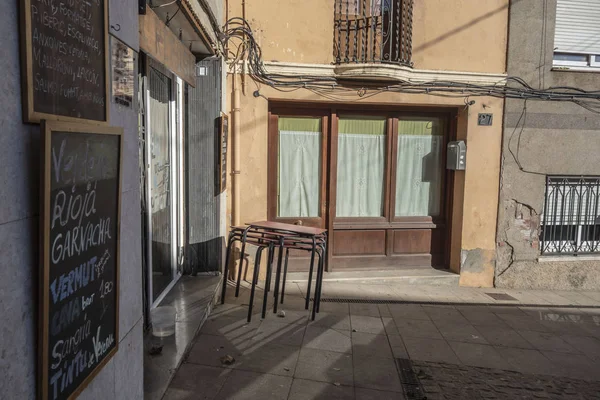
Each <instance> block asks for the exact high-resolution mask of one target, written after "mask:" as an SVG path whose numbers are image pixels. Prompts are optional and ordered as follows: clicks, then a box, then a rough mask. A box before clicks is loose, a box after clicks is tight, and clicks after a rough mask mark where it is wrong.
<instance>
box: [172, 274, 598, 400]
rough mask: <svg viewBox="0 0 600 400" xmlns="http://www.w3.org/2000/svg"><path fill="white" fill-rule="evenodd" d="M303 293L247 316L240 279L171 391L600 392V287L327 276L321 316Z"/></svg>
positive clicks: (288, 395)
mask: <svg viewBox="0 0 600 400" xmlns="http://www.w3.org/2000/svg"><path fill="white" fill-rule="evenodd" d="M303 293H304V287H303V285H301V284H297V283H290V284H288V287H287V288H286V298H285V304H284V305H283V310H284V311H285V316H284V317H282V316H278V315H276V314H273V313H272V308H271V306H272V296H269V299H270V302H269V306H270V307H269V313H268V315H267V318H266V319H265V320H261V318H260V307H261V302H260V300H259V299H262V295H261V294H262V292H260V291H259V292H258V299H257V300H256V302H255V308H254V310H255V315H254V317H253V319H252V322H251V323H247V322H246V313H247V302H248V298H249V290H248V289H247V288H244V289H242V292H241V294H240V297H238V298H235V297H233V290H232V288H231V287H230V288H229V291H228V296H227V301H226V304H225V305H218V306H217V307H215V309H214V310H213V312H212V314H211V316H210V317H209V319H208V320H207V321H206V322H205V324H204V325H203V327H202V329H201V331H200V333H199V334H198V336H197V337H196V339H195V343H194V344H193V346H192V348H191V351H190V353H189V354H188V356H187V357H186V359H185V360H184V362H183V363H182V365H181V366H180V368H179V369H178V371H177V373H176V374H175V377H174V379H173V380H172V382H171V384H170V386H169V389H168V390H167V393H166V394H165V396H164V399H165V400H184V399H257V400H258V399H269V400H275V399H290V400H312V399H327V400H335V399H356V400H367V399H377V400H386V399H395V400H396V399H424V398H427V399H461V400H465V399H537V398H540V399H598V398H600V293H598V292H557V291H523V290H501V289H470V288H459V287H453V286H414V285H402V284H400V283H397V284H393V283H392V284H390V283H388V284H377V283H372V284H357V283H352V282H344V283H337V282H325V283H324V289H323V298H324V302H323V303H322V306H321V312H320V314H318V315H317V319H316V321H314V322H313V321H309V320H308V312H307V311H305V310H304V300H303ZM489 294H492V295H494V296H496V295H498V294H500V297H501V298H505V299H504V300H499V299H498V300H497V299H494V298H492V297H490V296H489ZM503 295H508V296H511V297H512V299H506V297H505V296H503ZM336 299H337V301H335V300H336ZM360 299H363V300H360ZM332 300H334V301H332ZM348 300H353V301H348ZM373 300H378V301H377V302H376V303H375V304H374V303H372V301H373ZM338 301H339V302H338Z"/></svg>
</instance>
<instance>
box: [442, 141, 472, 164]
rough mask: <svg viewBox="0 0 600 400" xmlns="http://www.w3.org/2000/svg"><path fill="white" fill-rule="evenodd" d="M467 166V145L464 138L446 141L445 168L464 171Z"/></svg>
mask: <svg viewBox="0 0 600 400" xmlns="http://www.w3.org/2000/svg"><path fill="white" fill-rule="evenodd" d="M466 167H467V145H466V144H465V142H464V140H459V141H457V142H448V154H447V157H446V169H451V170H453V171H464V170H465V168H466Z"/></svg>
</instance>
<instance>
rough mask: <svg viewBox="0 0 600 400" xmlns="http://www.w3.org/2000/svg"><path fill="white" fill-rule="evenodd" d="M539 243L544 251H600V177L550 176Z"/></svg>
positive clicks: (587, 252) (588, 252)
mask: <svg viewBox="0 0 600 400" xmlns="http://www.w3.org/2000/svg"><path fill="white" fill-rule="evenodd" d="M540 242H541V250H542V254H556V255H578V254H594V253H600V177H590V176H581V177H569V176H549V177H548V178H547V180H546V202H545V206H544V213H543V215H542V229H541V231H540Z"/></svg>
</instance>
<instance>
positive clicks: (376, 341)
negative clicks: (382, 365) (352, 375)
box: [352, 332, 394, 358]
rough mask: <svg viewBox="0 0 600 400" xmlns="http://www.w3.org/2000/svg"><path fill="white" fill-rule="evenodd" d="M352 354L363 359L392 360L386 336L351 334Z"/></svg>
mask: <svg viewBox="0 0 600 400" xmlns="http://www.w3.org/2000/svg"><path fill="white" fill-rule="evenodd" d="M352 354H354V355H355V356H358V357H359V358H360V357H361V356H364V357H369V356H373V357H385V358H394V357H393V355H392V349H391V347H390V343H389V341H388V338H387V336H386V335H373V334H370V333H362V332H352Z"/></svg>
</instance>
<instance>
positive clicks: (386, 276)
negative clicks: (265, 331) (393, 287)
mask: <svg viewBox="0 0 600 400" xmlns="http://www.w3.org/2000/svg"><path fill="white" fill-rule="evenodd" d="M459 279H460V276H459V275H458V274H455V273H454V272H451V271H450V270H448V269H435V268H432V267H414V268H407V267H403V268H398V269H394V270H390V269H386V270H366V271H334V272H325V274H324V275H323V281H324V282H339V283H343V282H347V283H357V284H367V285H368V284H374V285H376V284H394V283H397V284H402V285H406V284H408V285H429V286H458V281H459ZM307 280H308V272H288V274H287V280H286V281H287V282H294V283H302V282H306V281H307Z"/></svg>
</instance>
